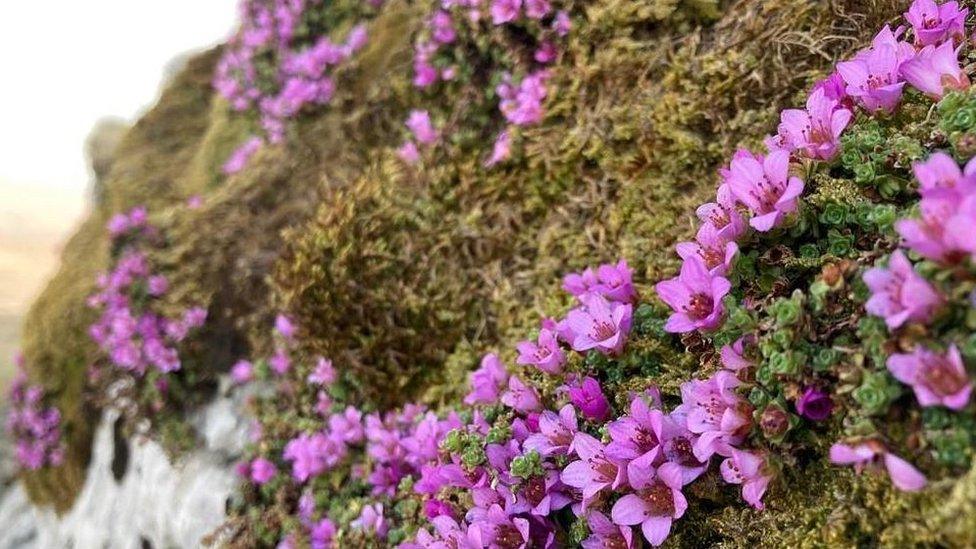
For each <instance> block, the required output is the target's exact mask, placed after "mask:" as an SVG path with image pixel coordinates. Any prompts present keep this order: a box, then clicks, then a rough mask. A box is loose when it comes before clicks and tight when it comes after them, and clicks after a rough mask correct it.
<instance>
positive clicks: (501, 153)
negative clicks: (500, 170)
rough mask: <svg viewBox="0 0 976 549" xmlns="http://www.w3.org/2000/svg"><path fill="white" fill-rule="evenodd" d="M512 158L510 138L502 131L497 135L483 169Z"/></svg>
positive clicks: (506, 132) (506, 131)
mask: <svg viewBox="0 0 976 549" xmlns="http://www.w3.org/2000/svg"><path fill="white" fill-rule="evenodd" d="M511 156H512V136H511V134H510V133H509V132H508V130H504V131H502V132H501V133H499V134H498V137H497V138H496V139H495V144H494V145H493V146H492V149H491V156H490V157H489V158H488V160H485V167H488V168H490V167H492V166H494V165H495V164H498V163H500V162H504V161H506V160H508V159H509V157H511Z"/></svg>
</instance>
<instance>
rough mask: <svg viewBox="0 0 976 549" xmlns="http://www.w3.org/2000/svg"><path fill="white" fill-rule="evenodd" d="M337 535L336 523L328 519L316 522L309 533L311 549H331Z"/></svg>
mask: <svg viewBox="0 0 976 549" xmlns="http://www.w3.org/2000/svg"><path fill="white" fill-rule="evenodd" d="M335 535H336V527H335V523H333V522H332V521H331V520H329V519H328V518H324V519H322V520H320V521H318V522H316V523H315V524H314V525H313V526H312V527H311V528H310V529H309V532H308V537H309V543H310V545H311V549H330V548H331V547H332V538H334V537H335Z"/></svg>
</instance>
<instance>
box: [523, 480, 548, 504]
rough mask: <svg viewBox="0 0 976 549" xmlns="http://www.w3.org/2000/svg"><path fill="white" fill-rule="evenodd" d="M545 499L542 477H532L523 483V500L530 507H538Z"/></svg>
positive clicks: (544, 483)
mask: <svg viewBox="0 0 976 549" xmlns="http://www.w3.org/2000/svg"><path fill="white" fill-rule="evenodd" d="M544 497H546V481H545V480H544V479H543V478H542V477H532V478H531V479H529V480H528V481H526V483H525V498H526V499H527V500H529V503H531V504H532V505H539V502H540V501H542V498H544Z"/></svg>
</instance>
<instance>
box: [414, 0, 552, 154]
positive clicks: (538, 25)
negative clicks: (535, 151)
mask: <svg viewBox="0 0 976 549" xmlns="http://www.w3.org/2000/svg"><path fill="white" fill-rule="evenodd" d="M485 3H486V2H485V1H484V0H442V1H441V2H440V5H439V6H437V7H436V9H435V10H434V12H433V13H432V14H431V15H430V17H429V18H428V20H427V25H426V27H425V29H424V32H423V33H422V34H421V36H420V37H419V38H418V40H417V42H416V43H415V45H414V61H413V72H414V78H413V84H414V86H415V87H417V88H418V89H429V88H432V87H433V86H435V85H436V84H438V83H450V82H455V81H458V80H467V79H468V78H470V76H471V75H470V74H468V73H469V71H468V70H467V67H466V65H465V64H466V63H467V62H470V60H468V59H465V58H462V57H458V55H459V52H460V51H462V50H461V49H459V48H457V47H456V45H457V43H458V42H461V41H463V40H464V39H465V37H466V36H467V35H469V34H474V35H475V36H477V35H480V34H485V33H490V32H492V31H493V30H496V29H501V30H504V29H506V28H512V29H518V30H519V31H520V32H522V33H523V34H525V35H528V36H531V37H532V38H533V44H532V45H531V46H530V47H531V48H533V50H532V52H531V59H532V64H533V66H532V67H531V68H529V69H528V70H526V71H525V72H524V73H523V74H522V76H521V77H520V78H518V77H516V76H515V75H513V74H512V73H511V72H510V71H509V70H504V69H502V70H501V71H500V72H498V73H497V75H495V77H494V78H493V80H494V81H496V82H499V83H498V84H497V85H496V86H495V89H494V94H487V96H488V97H497V101H498V103H497V105H498V110H499V111H501V113H502V115H503V116H504V119H505V120H506V122H507V123H508V124H510V125H511V126H512V127H524V126H532V125H535V124H538V123H539V122H540V121H541V120H542V117H543V114H544V109H543V102H544V101H545V99H546V96H547V93H548V91H547V89H546V80H547V78H548V76H549V73H548V71H547V70H546V68H545V67H546V66H548V65H550V64H551V63H553V62H554V61H555V60H556V58H557V56H558V54H559V50H558V47H557V45H556V44H557V43H558V42H559V41H560V40H561V39H563V38H565V36H566V35H567V34H568V33H569V31H570V27H571V22H570V18H569V14H568V13H567V12H566V11H562V10H555V9H554V8H553V7H552V5H551V4H550V2H549V0H527V1H526V2H522V0H490V2H487V3H488V4H489V5H487V6H485V5H484V4H485ZM486 7H487V8H488V13H487V14H485V13H484V10H485V8H486ZM486 15H487V16H486ZM476 42H478V41H476ZM502 57H503V58H511V57H515V55H513V54H511V53H509V52H506V55H504V56H502ZM418 113H423V115H424V116H425V117H427V120H426V123H425V126H424V128H425V129H429V131H418V128H417V125H416V123H415V122H414V121H415V120H416V117H417V116H418ZM406 125H407V128H408V129H409V130H410V132H411V136H410V137H409V138H408V139H407V140H406V141H405V142H404V143H403V145H401V147H400V148H399V150H398V151H397V154H398V156H399V157H400V158H401V159H403V160H404V161H405V162H407V163H409V164H413V163H416V162H417V161H419V160H420V156H421V149H424V148H430V147H431V146H433V145H435V144H436V143H437V141H438V138H439V137H440V136H439V133H438V132H436V131H434V129H433V126H432V125H431V122H430V119H429V115H428V113H427V111H413V112H412V113H411V115H410V119H409V120H408V121H407V124H406ZM441 133H442V132H441ZM513 133H514V132H513V131H512V128H506V129H503V130H502V131H501V132H499V133H498V135H497V137H496V138H495V144H494V147H493V150H492V153H491V155H490V156H489V158H488V159H487V160H486V162H485V164H486V165H487V166H492V165H494V164H497V163H499V162H502V161H504V160H506V159H507V158H508V157H509V155H510V154H511V145H512V135H513Z"/></svg>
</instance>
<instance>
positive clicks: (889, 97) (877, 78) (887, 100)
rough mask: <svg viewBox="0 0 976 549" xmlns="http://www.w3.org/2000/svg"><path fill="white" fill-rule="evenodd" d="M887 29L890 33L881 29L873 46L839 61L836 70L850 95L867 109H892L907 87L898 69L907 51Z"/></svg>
mask: <svg viewBox="0 0 976 549" xmlns="http://www.w3.org/2000/svg"><path fill="white" fill-rule="evenodd" d="M885 29H886V30H887V33H886V32H885V30H882V32H881V34H879V37H878V38H875V43H874V45H873V46H872V47H871V48H869V49H868V50H865V51H862V52H861V53H860V54H858V55H857V56H856V57H855V58H854V59H852V60H851V61H844V62H842V63H838V64H837V72H839V73H840V75H841V77H843V78H844V82H845V83H846V84H847V95H849V96H851V97H853V98H855V99H857V100H859V101H860V102H861V104H862V105H863V106H864V108H865V109H867V110H869V111H872V112H873V111H878V110H883V111H886V112H889V113H890V112H893V111H894V110H895V107H897V106H898V103H899V102H900V101H901V94H902V88H904V87H905V82H904V81H902V79H901V75H900V72H899V70H900V68H901V63H902V61H903V60H904V52H903V48H902V47H901V46H900V44H901V43H899V42H897V39H896V38H895V37H894V35H893V33H891V30H890V29H888V27H885ZM906 45H907V44H906ZM908 47H909V48H911V46H908Z"/></svg>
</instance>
